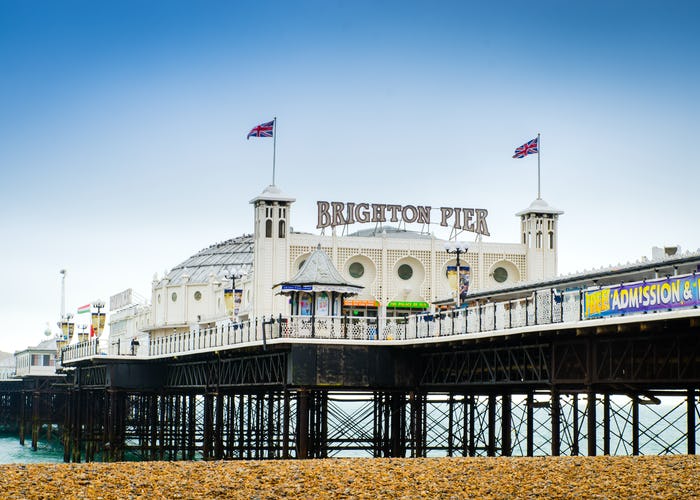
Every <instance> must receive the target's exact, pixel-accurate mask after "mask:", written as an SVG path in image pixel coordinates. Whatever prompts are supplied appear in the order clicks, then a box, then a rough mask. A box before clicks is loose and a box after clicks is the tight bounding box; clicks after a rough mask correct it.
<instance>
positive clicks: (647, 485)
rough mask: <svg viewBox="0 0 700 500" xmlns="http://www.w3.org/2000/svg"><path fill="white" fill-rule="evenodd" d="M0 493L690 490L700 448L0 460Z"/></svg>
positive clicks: (678, 493) (696, 483)
mask: <svg viewBox="0 0 700 500" xmlns="http://www.w3.org/2000/svg"><path fill="white" fill-rule="evenodd" d="M0 497H2V498H4V499H34V498H41V499H53V498H71V499H82V498H85V499H136V498H139V499H146V498H148V499H153V498H164V499H165V498H167V499H171V498H172V499H175V498H181V499H199V498H201V499H205V498H247V499H279V498H308V499H319V498H367V499H370V498H371V499H377V498H431V499H432V498H455V499H457V498H459V499H461V498H574V497H576V498H674V499H676V498H698V497H700V458H698V457H695V456H686V455H681V456H667V457H534V458H521V457H517V458H516V457H514V458H509V457H499V458H419V459H371V458H367V459H365V458H348V459H325V460H303V461H302V460H286V461H278V460H269V461H226V462H122V463H111V464H106V463H89V464H23V465H20V464H7V465H0Z"/></svg>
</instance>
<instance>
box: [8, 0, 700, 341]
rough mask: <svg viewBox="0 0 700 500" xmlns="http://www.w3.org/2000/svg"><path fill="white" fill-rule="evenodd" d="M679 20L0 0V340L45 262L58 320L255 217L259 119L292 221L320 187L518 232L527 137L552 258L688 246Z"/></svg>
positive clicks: (42, 293)
mask: <svg viewBox="0 0 700 500" xmlns="http://www.w3.org/2000/svg"><path fill="white" fill-rule="evenodd" d="M699 25H700V2H697V1H692V0H689V1H674V0H669V1H653V2H651V1H632V0H630V1H616V0H605V1H558V0H557V1H547V0H544V1H539V2H534V3H533V2H508V1H499V0H495V1H491V2H468V1H466V0H465V1H441V2H432V1H422V2H412V1H408V0H400V1H382V0H375V1H361V0H346V1H331V0H318V1H267V2H255V3H253V2H243V1H239V2H233V1H205V2H198V1H194V0H193V1H188V2H182V1H174V0H167V1H165V0H164V1H146V2H144V1H126V0H118V1H100V2H95V1H92V0H90V1H88V0H84V1H71V0H63V1H61V2H56V1H32V0H0V208H1V211H0V214H1V219H0V231H1V232H0V234H1V237H0V258H1V259H2V260H1V262H2V264H3V266H4V272H3V276H2V278H3V279H2V284H1V285H0V350H6V351H13V350H18V349H23V348H25V347H26V346H28V345H34V344H36V343H38V342H39V341H41V340H42V339H43V332H44V330H45V329H46V324H47V323H49V324H50V325H51V327H52V329H53V330H54V331H55V330H57V328H56V322H57V321H58V319H59V316H60V290H61V275H60V274H59V271H60V270H61V269H66V270H67V280H66V283H67V295H66V308H67V311H68V312H72V313H74V314H75V312H76V309H77V307H79V306H82V305H84V304H86V303H88V302H90V301H93V300H95V299H97V298H101V299H103V300H105V301H108V299H109V296H110V295H113V294H116V293H118V292H120V291H122V290H124V289H126V288H130V287H131V288H133V289H134V290H135V291H136V292H137V293H139V294H140V295H142V296H145V297H147V298H149V299H150V286H151V280H152V277H153V274H154V273H158V274H159V275H162V273H163V271H165V270H167V269H170V268H171V267H173V266H175V265H177V264H179V263H180V262H182V261H183V260H185V259H186V258H188V257H189V256H190V255H192V254H194V253H196V252H197V251H199V250H201V249H202V248H205V247H207V246H209V245H210V244H211V243H215V242H219V241H223V240H226V239H228V238H231V237H234V236H239V235H241V234H243V233H249V232H251V231H252V218H253V215H252V209H251V206H250V205H249V203H248V202H249V201H250V200H251V199H252V198H254V197H255V196H257V195H258V194H259V193H260V192H261V191H262V190H263V189H264V188H265V187H266V186H267V185H268V184H270V182H271V177H272V173H271V163H272V162H271V160H272V140H271V139H251V140H250V141H246V139H245V136H246V133H247V132H248V131H249V130H250V128H251V127H253V126H254V125H256V124H258V123H261V122H264V121H268V120H271V119H272V118H273V117H274V116H277V117H278V132H277V134H278V135H277V175H276V181H277V182H276V184H277V185H278V186H279V187H280V188H281V189H282V190H283V191H284V192H285V193H287V194H289V195H291V196H295V197H296V198H297V202H296V204H295V205H294V207H293V214H292V227H293V228H294V229H295V230H303V231H309V232H315V231H317V230H316V229H315V222H316V220H315V219H316V201H317V200H328V201H368V202H384V203H397V204H416V205H432V206H434V207H440V206H462V207H480V208H486V209H488V210H489V217H488V223H489V229H490V231H491V237H490V238H488V239H487V240H486V241H494V242H517V241H518V229H519V226H518V219H517V217H515V215H514V214H515V213H516V212H517V211H519V210H521V209H523V208H525V207H527V206H528V205H529V204H530V203H531V202H532V201H533V200H534V199H535V197H536V196H537V157H536V156H534V155H533V156H530V157H527V158H525V159H521V160H514V159H512V158H511V156H512V154H513V149H514V148H515V147H517V146H519V145H521V144H522V143H524V142H526V141H527V140H529V139H532V138H533V137H535V136H536V135H537V133H538V132H539V133H541V134H542V153H541V162H542V197H543V198H544V199H545V200H546V201H547V202H548V203H549V204H550V205H552V206H554V207H556V208H559V209H561V210H564V211H565V214H564V215H563V216H562V217H561V220H560V240H559V255H560V265H559V270H560V272H562V273H570V272H575V271H577V270H584V269H590V268H593V267H600V266H606V265H610V264H616V263H618V262H622V263H624V262H626V261H634V260H637V259H638V258H640V257H641V256H643V255H646V256H650V255H651V247H652V246H662V245H670V244H679V245H681V247H682V249H683V250H693V251H695V250H697V249H698V247H700V231H699V230H698V223H697V216H698V213H699V208H698V207H700V204H699V203H698V199H699V198H698V194H697V191H698V189H699V183H698V180H699V179H700V168H699V165H698V164H699V161H698V153H697V149H696V148H697V146H698V144H699V143H700V139H699V138H700V119H699V116H700V113H699V112H700V63H699V54H700V29H699V28H698V26H699ZM357 228H358V229H359V227H357ZM436 234H438V235H439V236H441V235H440V234H439V232H438V231H437V230H436ZM469 238H470V237H469V236H468V235H465V239H469Z"/></svg>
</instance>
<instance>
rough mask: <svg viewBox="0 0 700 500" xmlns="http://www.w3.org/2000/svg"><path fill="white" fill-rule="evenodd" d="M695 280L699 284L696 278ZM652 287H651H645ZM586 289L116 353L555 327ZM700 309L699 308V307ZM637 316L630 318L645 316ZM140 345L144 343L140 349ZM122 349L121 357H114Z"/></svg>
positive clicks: (156, 340)
mask: <svg viewBox="0 0 700 500" xmlns="http://www.w3.org/2000/svg"><path fill="white" fill-rule="evenodd" d="M693 279H697V278H695V277H694V275H693ZM645 283H646V282H645ZM585 297H586V295H585V293H584V291H583V290H580V289H574V290H563V291H561V290H556V289H553V288H547V289H540V290H535V291H533V292H532V294H531V295H530V296H528V297H525V298H521V299H513V300H505V301H499V302H491V301H488V300H487V301H484V302H480V303H478V304H476V305H472V306H470V307H462V308H460V309H452V310H446V311H436V312H433V313H424V314H418V315H412V316H405V317H388V318H383V319H380V318H376V317H357V316H287V317H282V316H278V317H274V318H272V317H271V318H260V319H255V320H250V321H244V322H236V323H233V322H231V323H227V324H219V325H217V326H214V327H211V328H203V329H200V328H194V329H192V330H190V331H185V332H177V333H173V334H171V335H166V336H161V337H152V338H150V339H148V341H147V342H145V340H144V339H143V338H142V340H141V343H143V344H144V346H142V347H141V348H139V349H137V350H136V349H132V350H130V352H125V351H126V349H124V348H123V347H124V346H120V345H119V344H115V345H116V349H112V348H110V354H115V355H127V354H131V355H145V354H146V353H147V355H148V356H164V355H172V354H176V353H187V352H195V351H200V350H206V349H216V348H220V347H228V346H233V345H238V344H243V343H251V342H261V341H263V342H264V341H266V340H271V339H276V338H298V339H305V338H306V339H329V340H350V341H352V340H359V341H373V340H383V341H392V340H412V339H424V338H431V337H441V336H451V335H464V334H467V335H468V334H477V333H484V332H493V331H502V330H509V329H513V328H522V327H528V326H535V325H547V324H552V323H573V322H578V321H585V320H586V318H585V317H584V311H585V307H584V303H583V301H584V300H585ZM696 307H697V306H696ZM645 313H646V311H644V312H633V313H628V314H645ZM136 345H137V346H138V345H139V344H138V343H137V344H136ZM115 350H116V352H114V351H115ZM97 354H99V350H98V342H97V339H91V340H89V341H86V342H82V343H80V344H74V345H69V346H67V347H65V348H64V349H63V351H62V363H64V364H65V363H66V362H67V361H73V360H77V359H81V358H86V357H90V356H95V355H97Z"/></svg>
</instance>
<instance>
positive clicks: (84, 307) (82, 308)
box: [78, 304, 90, 314]
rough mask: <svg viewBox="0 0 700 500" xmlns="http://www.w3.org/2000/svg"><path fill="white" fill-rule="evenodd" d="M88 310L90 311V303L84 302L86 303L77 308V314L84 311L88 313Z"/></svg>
mask: <svg viewBox="0 0 700 500" xmlns="http://www.w3.org/2000/svg"><path fill="white" fill-rule="evenodd" d="M89 312H90V304H86V305H84V306H82V307H79V308H78V314H84V313H89Z"/></svg>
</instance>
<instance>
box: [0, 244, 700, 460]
mask: <svg viewBox="0 0 700 500" xmlns="http://www.w3.org/2000/svg"><path fill="white" fill-rule="evenodd" d="M698 266H700V254H686V255H684V256H679V257H673V258H666V259H663V260H661V261H656V262H654V261H649V262H646V263H642V264H639V265H632V266H626V267H623V268H619V269H607V270H601V271H599V272H593V273H588V274H585V275H579V276H573V277H569V278H567V277H560V278H556V279H553V280H550V281H549V282H543V283H540V284H538V285H537V286H532V285H522V286H515V287H511V288H505V289H501V290H498V291H491V292H483V293H475V294H473V295H471V296H470V298H469V303H468V304H465V306H464V307H462V308H459V309H455V308H451V309H446V310H442V311H436V312H435V313H434V314H422V315H413V316H407V317H401V318H392V319H388V318H387V319H386V320H384V321H378V322H375V321H369V320H368V319H366V318H364V319H363V318H359V319H358V318H351V317H347V316H326V317H309V316H282V315H278V316H277V317H267V318H259V319H256V320H250V321H245V322H236V323H234V322H231V323H229V324H226V325H219V326H217V327H214V328H210V329H193V330H189V331H186V332H180V333H177V334H173V335H168V336H164V337H162V338H159V339H157V340H154V341H153V342H151V343H150V344H149V345H147V346H143V345H141V346H138V348H139V349H138V352H139V353H140V354H136V350H134V349H131V350H127V352H121V353H116V352H110V353H108V354H103V353H100V352H99V349H98V343H97V341H96V340H92V341H86V342H82V343H80V344H76V345H71V346H67V347H65V348H64V349H63V351H62V359H61V365H62V367H63V369H64V371H65V374H64V375H63V376H61V377H59V378H55V379H52V380H50V381H43V382H42V383H41V384H40V383H38V382H37V380H36V379H35V380H33V381H32V380H24V381H23V382H22V383H21V387H9V385H10V384H12V383H11V382H4V383H3V384H4V385H3V387H2V389H3V392H2V400H1V402H2V404H3V407H2V411H3V413H2V415H3V417H4V418H5V419H10V420H11V419H12V418H16V416H17V415H19V424H20V436H21V438H22V439H24V434H25V432H29V430H31V436H32V442H33V443H34V444H35V443H36V440H37V439H38V437H39V434H40V433H42V432H45V431H46V430H47V429H48V430H50V429H52V428H56V427H54V426H52V425H51V424H52V423H54V424H58V427H57V428H58V429H60V432H61V436H62V442H63V445H64V450H65V460H66V461H74V462H79V461H81V460H86V461H92V460H104V461H113V460H124V459H139V460H160V459H166V460H191V459H205V460H206V459H273V458H311V457H332V456H348V455H350V456H374V457H423V456H478V455H488V456H495V455H503V456H509V455H525V456H531V455H581V454H586V455H591V456H592V455H603V454H606V455H607V454H631V455H637V454H645V453H650V454H665V453H688V454H694V453H695V452H696V436H697V432H698V424H699V422H698V409H699V408H698V396H699V390H700V310H699V309H698V307H697V306H698V288H697V286H698V279H699V278H700V275H698ZM675 281H678V282H682V283H686V282H687V283H690V284H689V285H688V286H689V288H688V289H687V290H688V291H689V293H688V294H685V295H684V296H683V294H681V296H683V297H684V300H683V301H682V303H681V302H678V303H675V304H673V303H671V302H668V303H667V304H665V306H666V307H665V308H663V309H660V308H654V309H649V310H637V311H633V312H626V311H617V312H616V313H615V314H614V315H610V316H604V317H601V316H600V312H601V310H600V301H598V302H596V300H595V299H594V298H595V297H596V294H600V293H601V292H605V293H615V292H616V291H619V290H620V289H621V287H622V288H624V287H627V286H635V287H638V286H639V285H640V284H645V285H644V286H650V287H655V286H657V285H658V286H659V289H661V288H663V287H664V286H665V285H666V284H669V286H675V285H671V284H670V283H671V282H675ZM681 290H682V288H681ZM592 297H593V298H592ZM592 304H596V306H595V307H593V308H591V305H592ZM132 347H133V346H132ZM116 349H120V347H119V346H116ZM47 424H48V425H47ZM54 432H56V431H54Z"/></svg>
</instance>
